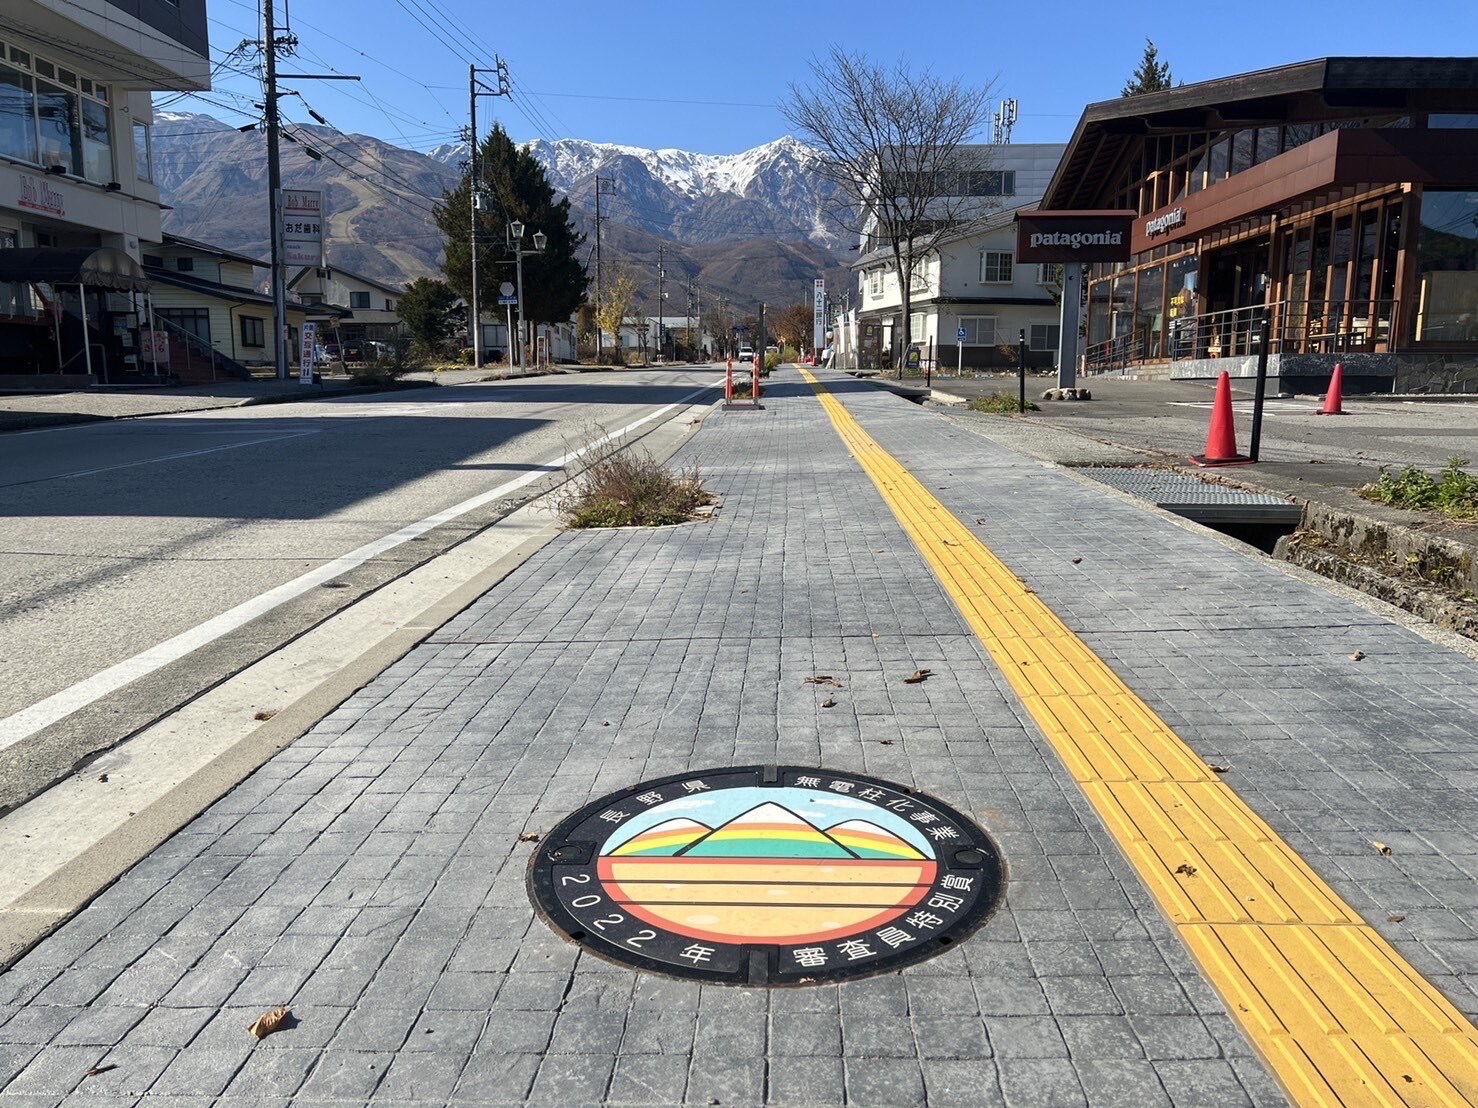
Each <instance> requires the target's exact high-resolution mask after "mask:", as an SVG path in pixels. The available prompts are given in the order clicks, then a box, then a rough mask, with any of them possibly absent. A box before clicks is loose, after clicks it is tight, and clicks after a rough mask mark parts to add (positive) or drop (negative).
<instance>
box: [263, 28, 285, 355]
mask: <svg viewBox="0 0 1478 1108" xmlns="http://www.w3.org/2000/svg"><path fill="white" fill-rule="evenodd" d="M274 2H275V0H262V22H263V28H262V39H263V41H262V50H263V52H264V53H265V54H266V55H267V59H266V61H267V95H266V103H265V105H264V106H263V110H264V111H265V113H266V116H267V193H268V200H267V213H268V214H267V218H268V219H270V220H271V221H272V257H271V261H272V360H273V364H274V365H275V366H276V369H277V379H278V380H279V381H286V380H287V281H286V280H285V279H284V274H283V272H282V261H283V258H282V256H283V253H284V252H285V251H284V249H283V239H282V155H281V153H280V151H279V150H278V149H277V142H278V131H279V129H280V122H281V121H280V117H279V115H278V111H277V13H276V12H274V11H273V10H272V5H273V4H274Z"/></svg>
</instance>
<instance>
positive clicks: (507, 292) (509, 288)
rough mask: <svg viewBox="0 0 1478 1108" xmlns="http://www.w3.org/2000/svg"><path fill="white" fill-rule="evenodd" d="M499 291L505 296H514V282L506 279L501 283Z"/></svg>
mask: <svg viewBox="0 0 1478 1108" xmlns="http://www.w3.org/2000/svg"><path fill="white" fill-rule="evenodd" d="M498 291H499V292H501V293H502V294H503V295H504V296H512V295H513V282H512V281H504V282H503V283H502V284H501V285H499V286H498Z"/></svg>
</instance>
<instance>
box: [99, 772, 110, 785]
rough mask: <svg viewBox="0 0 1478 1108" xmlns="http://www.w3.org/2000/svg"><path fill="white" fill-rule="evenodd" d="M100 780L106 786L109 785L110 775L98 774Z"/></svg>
mask: <svg viewBox="0 0 1478 1108" xmlns="http://www.w3.org/2000/svg"><path fill="white" fill-rule="evenodd" d="M98 780H99V781H101V782H102V783H103V784H104V785H106V784H107V783H108V775H107V774H106V773H100V774H98Z"/></svg>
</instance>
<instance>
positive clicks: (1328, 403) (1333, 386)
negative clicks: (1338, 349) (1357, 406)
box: [1314, 362, 1350, 415]
mask: <svg viewBox="0 0 1478 1108" xmlns="http://www.w3.org/2000/svg"><path fill="white" fill-rule="evenodd" d="M1344 401H1345V367H1344V366H1343V365H1341V364H1340V363H1339V362H1335V363H1334V376H1333V377H1331V378H1330V379H1329V391H1328V392H1326V393H1325V394H1324V407H1322V408H1320V409H1319V410H1318V411H1317V412H1315V413H1314V414H1315V415H1349V414H1350V413H1349V412H1347V411H1345V408H1344Z"/></svg>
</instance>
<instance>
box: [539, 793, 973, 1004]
mask: <svg viewBox="0 0 1478 1108" xmlns="http://www.w3.org/2000/svg"><path fill="white" fill-rule="evenodd" d="M1000 877H1001V874H1000V865H999V858H998V855H997V853H996V851H995V847H994V845H993V844H992V843H991V842H990V841H989V839H988V838H986V836H985V835H984V833H983V832H981V831H980V829H979V828H977V827H975V826H974V824H973V823H971V822H970V821H969V820H967V819H966V818H965V817H963V816H962V815H960V813H958V812H955V811H954V810H953V809H951V808H948V807H947V806H946V805H943V804H942V803H940V802H939V801H936V800H934V799H933V798H930V797H924V796H921V795H919V794H916V793H912V792H910V791H908V790H906V789H903V788H901V787H899V786H896V785H891V784H889V783H887V782H881V781H875V780H873V779H871V778H864V777H860V776H857V775H853V774H840V773H832V772H829V771H816V770H810V771H808V770H804V769H798V768H793V767H787V768H785V769H783V770H782V769H776V768H775V767H769V768H768V769H767V768H766V767H747V768H744V769H739V770H720V771H717V772H715V773H712V774H687V775H683V776H682V777H677V778H664V779H663V780H661V781H656V782H646V783H644V784H642V785H638V786H634V787H633V788H632V789H630V790H628V791H626V792H624V793H620V794H616V795H614V796H610V797H606V798H604V799H603V800H601V801H600V802H598V803H596V804H593V805H590V806H588V807H586V808H584V809H582V810H581V811H580V812H577V813H575V815H573V816H571V817H570V818H569V819H567V820H565V821H564V823H562V824H561V825H560V827H559V828H557V829H556V830H555V831H554V832H552V833H551V834H550V835H549V836H548V837H547V838H546V839H545V841H544V843H543V844H541V847H540V850H539V851H538V853H537V854H536V856H535V861H534V868H533V871H532V873H531V886H532V890H533V893H534V897H535V900H536V902H537V903H538V904H539V905H540V907H541V908H542V909H544V911H545V913H546V915H547V916H548V917H549V918H550V920H551V922H553V923H554V924H555V926H556V927H558V928H559V929H560V930H562V931H564V932H565V933H566V934H567V935H569V936H570V937H571V938H573V939H575V940H576V941H578V942H581V943H584V944H585V945H587V946H590V947H591V948H592V949H594V950H596V951H597V952H599V953H601V954H603V955H605V956H607V957H615V958H617V959H619V960H621V961H627V962H632V963H634V964H636V965H639V966H642V967H643V968H660V969H664V970H666V971H667V972H678V973H682V974H684V975H686V976H704V977H707V976H709V975H710V974H714V973H717V974H720V975H721V976H722V979H725V980H730V981H745V982H750V983H760V982H772V983H783V982H786V981H789V982H791V983H802V982H803V981H804V982H809V981H812V980H817V979H821V978H831V977H837V976H851V975H855V974H858V973H869V972H877V971H878V970H880V969H883V968H887V967H888V966H890V965H897V964H899V963H901V962H909V961H914V960H917V959H918V958H920V957H927V956H929V955H930V954H933V953H938V952H939V951H940V950H941V949H944V948H947V946H948V945H949V944H950V943H951V942H953V941H955V940H956V939H958V938H960V937H962V935H963V934H966V933H968V931H969V930H970V929H972V928H973V927H974V926H976V925H978V922H979V920H980V919H982V918H983V916H984V915H985V914H986V913H987V912H988V911H989V909H990V908H991V907H992V906H993V905H994V903H995V901H996V898H997V896H998V893H999V884H1000ZM654 962H655V963H660V964H657V965H654ZM802 971H806V972H805V973H804V974H803V973H802Z"/></svg>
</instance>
